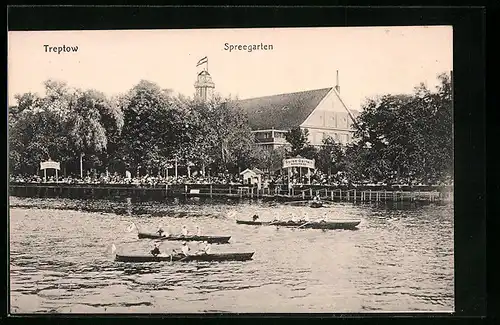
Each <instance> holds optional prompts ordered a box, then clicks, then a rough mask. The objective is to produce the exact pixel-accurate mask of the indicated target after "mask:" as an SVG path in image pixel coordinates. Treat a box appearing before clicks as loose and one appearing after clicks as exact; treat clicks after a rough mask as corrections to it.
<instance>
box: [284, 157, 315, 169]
mask: <svg viewBox="0 0 500 325" xmlns="http://www.w3.org/2000/svg"><path fill="white" fill-rule="evenodd" d="M290 167H303V168H312V169H314V159H312V160H311V159H306V158H290V159H283V168H290Z"/></svg>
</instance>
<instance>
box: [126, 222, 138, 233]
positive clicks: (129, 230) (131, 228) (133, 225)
mask: <svg viewBox="0 0 500 325" xmlns="http://www.w3.org/2000/svg"><path fill="white" fill-rule="evenodd" d="M134 229H135V230H136V231H137V232H139V228H138V227H137V225H136V224H135V223H133V222H132V223H131V224H130V226H128V227H127V229H125V231H126V232H132V231H134Z"/></svg>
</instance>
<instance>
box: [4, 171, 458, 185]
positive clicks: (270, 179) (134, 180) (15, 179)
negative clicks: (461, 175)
mask: <svg viewBox="0 0 500 325" xmlns="http://www.w3.org/2000/svg"><path fill="white" fill-rule="evenodd" d="M10 183H14V184H16V183H17V184H20V183H62V184H96V185H97V184H102V185H107V184H109V185H113V184H120V185H134V186H141V187H163V186H166V185H189V184H199V185H209V184H213V185H243V184H248V182H247V181H244V179H243V177H242V176H241V175H238V174H228V173H225V174H219V175H210V176H207V175H202V174H195V175H190V176H187V175H179V176H167V177H165V176H159V175H156V176H154V175H143V176H134V177H132V176H131V175H130V173H128V174H126V175H119V174H118V173H113V174H104V173H103V174H101V175H96V174H90V173H88V174H87V175H86V176H85V177H83V178H81V177H79V176H59V177H58V178H57V180H56V178H55V176H54V175H51V176H47V177H46V178H44V177H42V176H40V175H10ZM392 183H393V184H400V185H405V183H408V182H407V181H405V180H399V181H397V182H392ZM285 184H292V185H293V186H300V185H301V184H308V185H309V184H310V185H319V186H321V185H323V186H349V185H359V184H361V185H377V186H378V185H380V186H385V185H387V184H385V183H383V182H370V181H368V180H367V181H359V180H357V181H351V180H349V179H348V177H347V176H346V175H345V174H344V173H342V172H339V173H337V174H334V175H327V174H324V173H322V172H321V171H319V170H315V171H314V172H312V173H310V174H299V173H297V172H294V173H291V176H290V179H288V174H287V173H286V171H283V172H282V173H277V174H275V175H269V174H264V175H262V178H261V184H260V185H261V187H263V188H267V187H273V186H276V185H285ZM452 184H453V180H452V179H451V178H450V179H446V180H442V181H441V182H438V183H435V184H432V185H452ZM415 185H424V184H421V183H420V184H419V183H418V182H417V184H415Z"/></svg>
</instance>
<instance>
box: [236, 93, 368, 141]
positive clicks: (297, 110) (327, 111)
mask: <svg viewBox="0 0 500 325" xmlns="http://www.w3.org/2000/svg"><path fill="white" fill-rule="evenodd" d="M339 90H340V88H339V87H338V86H336V87H330V88H322V89H314V90H307V91H301V92H295V93H288V94H280V95H273V96H265V97H259V98H250V99H245V100H240V101H239V106H240V107H242V108H243V109H244V110H245V111H246V113H247V115H248V119H249V122H250V126H251V128H252V130H253V132H254V133H255V136H256V139H257V141H258V143H259V144H261V145H263V146H265V147H267V148H276V147H279V146H282V145H284V144H286V143H287V142H286V140H285V134H286V133H287V131H288V130H290V129H293V128H296V127H300V128H301V129H307V130H308V131H309V143H310V144H312V145H321V143H322V140H323V138H324V137H326V136H331V137H332V138H333V139H335V140H336V141H338V142H340V143H342V144H347V143H350V142H351V141H352V140H353V132H354V129H353V123H354V119H355V118H356V117H357V116H358V115H359V112H358V111H354V110H349V109H348V108H347V107H346V105H345V104H344V102H343V101H342V99H341V97H340V93H339Z"/></svg>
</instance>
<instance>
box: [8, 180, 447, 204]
mask: <svg viewBox="0 0 500 325" xmlns="http://www.w3.org/2000/svg"><path fill="white" fill-rule="evenodd" d="M9 192H10V193H9V194H10V195H11V196H17V197H40V198H56V197H61V198H74V199H82V198H85V199H115V198H116V199H118V198H127V197H130V198H134V199H138V200H152V201H163V200H165V199H167V198H185V199H187V198H191V197H206V198H233V199H263V200H275V201H301V200H311V199H312V198H313V197H315V196H319V197H320V198H321V199H322V200H324V201H334V202H342V201H347V202H387V201H396V202H397V201H428V202H433V201H453V191H452V190H449V189H448V190H444V191H443V190H442V189H441V190H438V189H432V188H431V189H429V188H426V189H425V190H415V189H392V190H387V189H366V188H358V189H347V188H344V189H342V188H334V187H326V186H311V187H302V188H290V189H288V188H287V186H271V187H267V188H261V189H259V188H257V187H256V186H246V185H218V184H183V185H163V186H158V185H157V186H139V185H122V184H111V185H109V184H95V185H88V184H43V183H42V184H30V183H25V184H10V191H9Z"/></svg>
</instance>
